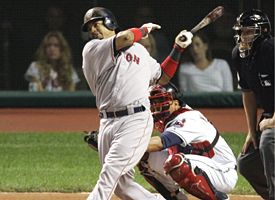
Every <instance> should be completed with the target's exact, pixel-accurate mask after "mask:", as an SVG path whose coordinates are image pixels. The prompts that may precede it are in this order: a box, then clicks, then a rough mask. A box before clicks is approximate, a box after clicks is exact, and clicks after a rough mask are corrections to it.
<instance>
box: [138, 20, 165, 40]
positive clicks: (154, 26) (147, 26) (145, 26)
mask: <svg viewBox="0 0 275 200" xmlns="http://www.w3.org/2000/svg"><path fill="white" fill-rule="evenodd" d="M140 28H141V29H146V32H147V34H146V36H144V37H143V38H146V37H148V34H149V33H150V32H151V31H153V30H156V29H161V26H160V25H158V24H153V23H146V24H143V25H142V26H141V27H140Z"/></svg>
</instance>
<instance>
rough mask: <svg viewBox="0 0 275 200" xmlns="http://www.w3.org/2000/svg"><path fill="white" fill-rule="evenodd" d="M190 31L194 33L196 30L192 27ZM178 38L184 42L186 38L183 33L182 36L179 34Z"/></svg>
mask: <svg viewBox="0 0 275 200" xmlns="http://www.w3.org/2000/svg"><path fill="white" fill-rule="evenodd" d="M190 32H191V33H193V34H194V33H195V32H196V31H195V30H194V29H192V30H191V31H190ZM179 40H180V41H181V42H185V41H186V40H187V38H186V37H185V36H184V35H182V36H180V38H179Z"/></svg>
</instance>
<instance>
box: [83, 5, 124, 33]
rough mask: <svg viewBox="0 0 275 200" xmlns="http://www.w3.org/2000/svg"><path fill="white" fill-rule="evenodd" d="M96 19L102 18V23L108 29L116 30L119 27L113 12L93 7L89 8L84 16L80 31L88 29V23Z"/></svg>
mask: <svg viewBox="0 0 275 200" xmlns="http://www.w3.org/2000/svg"><path fill="white" fill-rule="evenodd" d="M96 20H103V24H104V25H105V27H106V28H108V29H110V30H113V31H115V30H117V29H118V28H119V26H118V24H117V21H116V18H115V16H114V15H113V13H112V12H111V11H110V10H108V9H106V8H103V7H94V8H91V9H89V10H88V11H87V12H86V14H85V16H84V23H83V25H82V31H83V32H87V31H88V23H89V22H92V21H96Z"/></svg>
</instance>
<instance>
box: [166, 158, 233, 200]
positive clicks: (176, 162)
mask: <svg viewBox="0 0 275 200" xmlns="http://www.w3.org/2000/svg"><path fill="white" fill-rule="evenodd" d="M164 170H165V172H166V173H167V174H170V176H171V177H172V178H173V180H174V181H176V182H177V183H178V184H179V185H180V187H182V188H183V189H184V190H186V191H187V192H189V193H190V194H192V195H194V196H196V197H198V198H199V199H203V200H220V199H228V197H227V195H226V194H223V193H221V192H218V191H216V190H215V189H214V187H213V185H212V184H211V182H210V181H209V179H208V177H207V175H206V174H205V172H203V171H202V170H201V169H199V168H197V167H196V168H195V170H194V172H193V171H192V168H191V163H190V162H189V160H188V159H186V158H185V156H184V155H183V154H174V155H170V157H169V158H168V159H167V161H166V162H165V164H164ZM216 195H218V196H216Z"/></svg>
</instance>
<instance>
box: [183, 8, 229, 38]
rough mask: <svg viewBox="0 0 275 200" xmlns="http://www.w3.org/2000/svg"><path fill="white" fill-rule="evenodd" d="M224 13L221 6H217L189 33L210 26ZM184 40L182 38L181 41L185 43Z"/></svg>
mask: <svg viewBox="0 0 275 200" xmlns="http://www.w3.org/2000/svg"><path fill="white" fill-rule="evenodd" d="M223 13H224V8H223V6H218V7H216V8H215V9H214V10H212V11H211V12H210V13H208V14H207V15H206V16H205V17H204V18H203V19H202V20H201V21H200V22H199V23H198V24H197V25H196V26H195V27H194V28H192V29H191V31H190V32H191V33H196V32H197V31H198V30H200V29H202V28H204V27H205V26H207V25H209V24H211V23H212V22H214V21H216V20H217V19H218V18H220V17H221V16H222V15H223ZM185 40H186V38H185V37H184V36H183V37H182V38H181V41H185Z"/></svg>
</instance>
